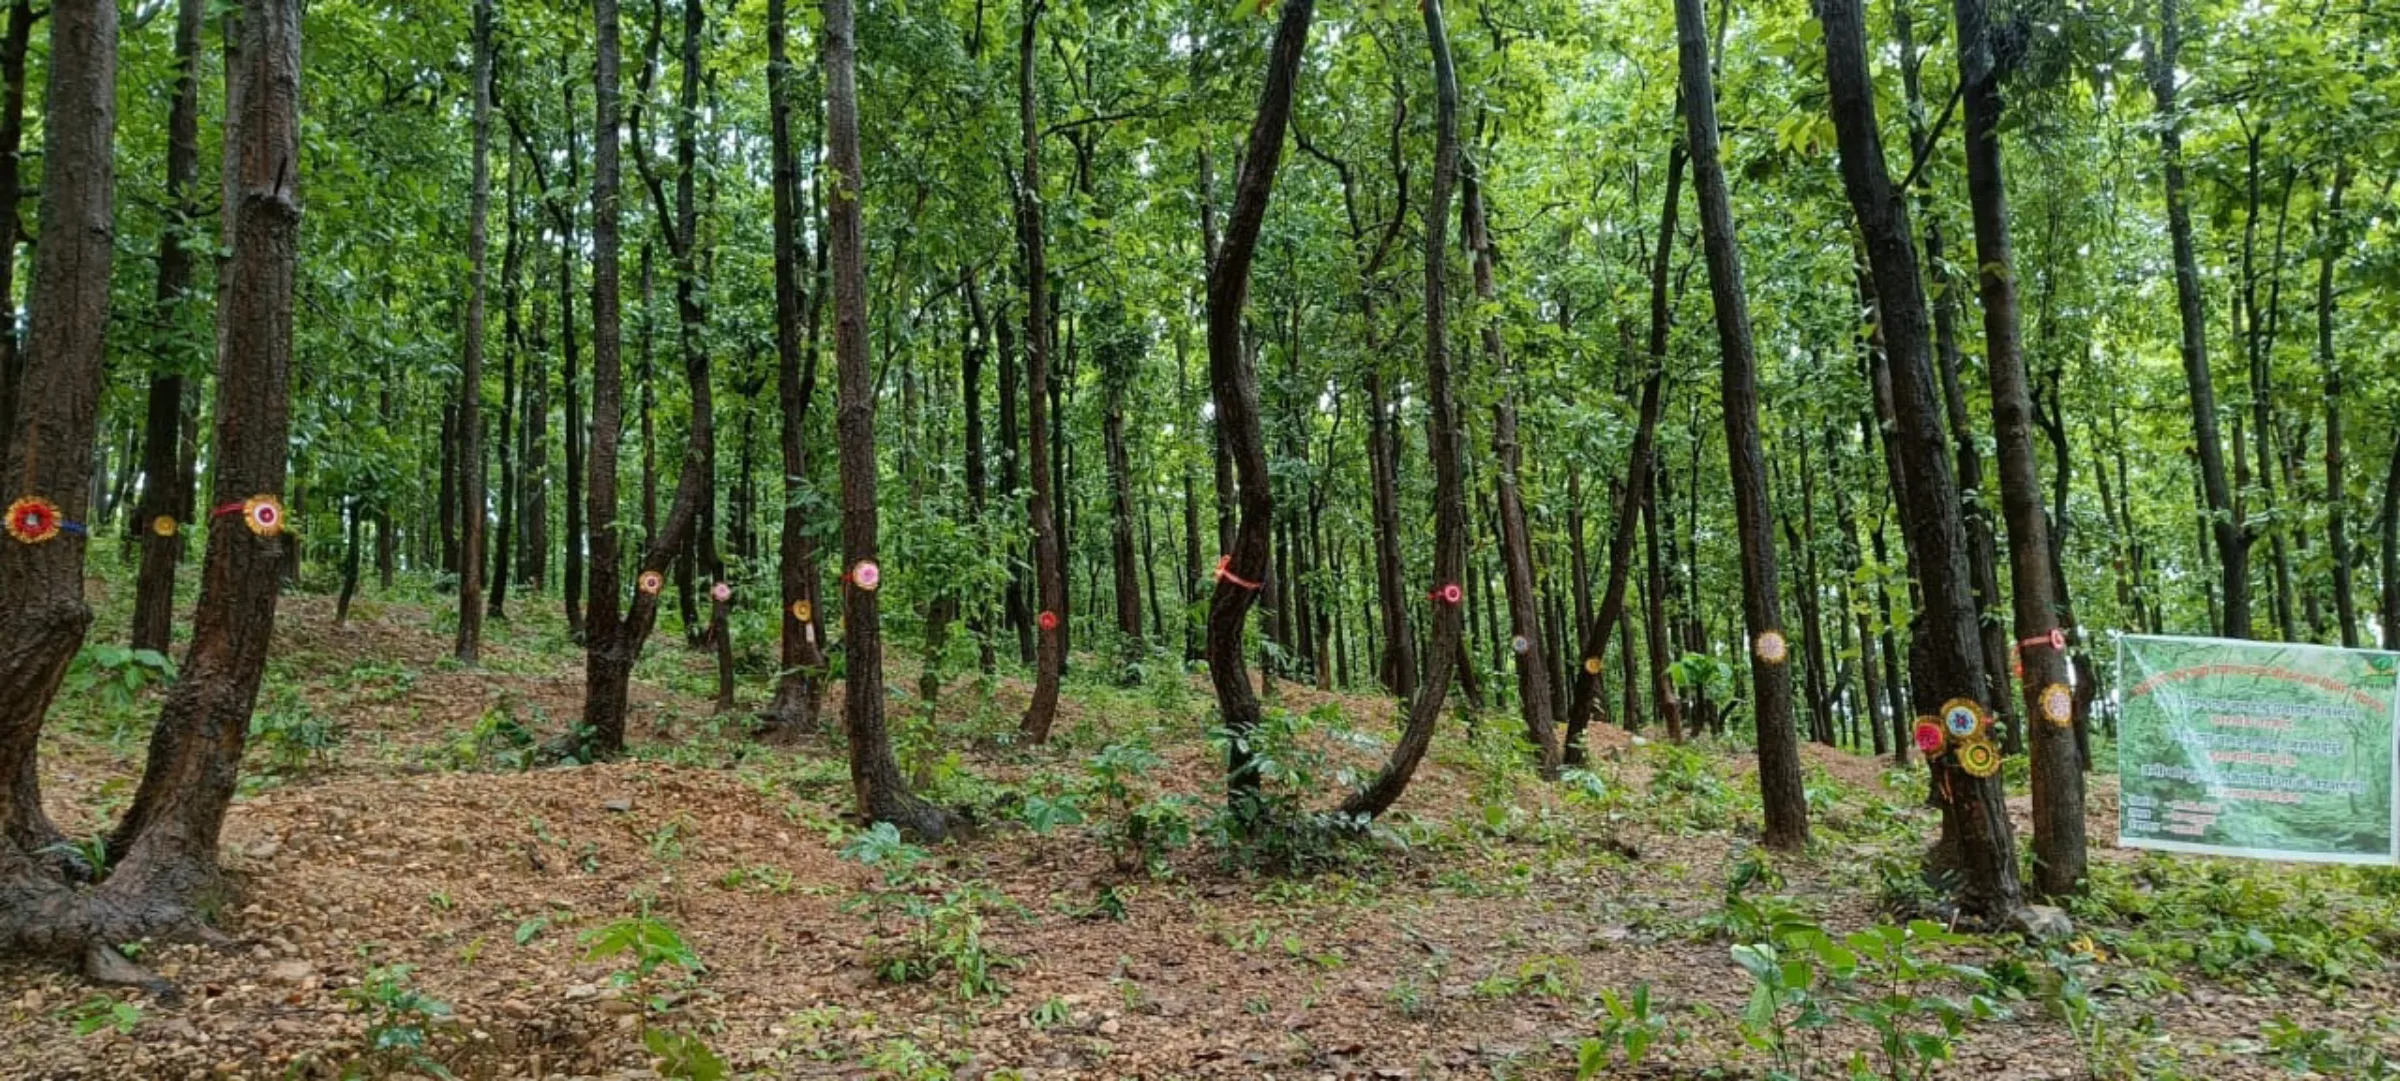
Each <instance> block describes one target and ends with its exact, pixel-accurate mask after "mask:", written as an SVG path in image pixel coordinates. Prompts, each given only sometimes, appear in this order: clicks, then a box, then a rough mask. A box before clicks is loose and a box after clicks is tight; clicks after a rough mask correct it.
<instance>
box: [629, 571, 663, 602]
mask: <svg viewBox="0 0 2400 1081" xmlns="http://www.w3.org/2000/svg"><path fill="white" fill-rule="evenodd" d="M633 588H635V589H638V590H641V591H642V595H643V596H645V597H655V596H658V591H659V590H662V589H665V588H667V576H666V575H663V574H660V573H658V572H657V571H643V572H642V575H641V577H639V578H636V579H634V580H633Z"/></svg>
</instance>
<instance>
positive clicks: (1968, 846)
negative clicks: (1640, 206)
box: [1686, 0, 2021, 922]
mask: <svg viewBox="0 0 2400 1081" xmlns="http://www.w3.org/2000/svg"><path fill="white" fill-rule="evenodd" d="M1686 2H1689V0H1686ZM1817 16H1818V19H1819V20H1820V21H1821V22H1822V23H1823V25H1824V31H1825V51H1826V75H1827V81H1828V84H1829V87H1830V90H1831V95H1830V97H1831V100H1830V105H1831V112H1832V116H1833V121H1834V128H1835V133H1836V136H1837V139H1838V141H1839V144H1840V151H1841V172H1842V186H1843V189H1844V190H1845V192H1846V193H1847V194H1848V196H1849V200H1850V204H1851V209H1852V211H1853V212H1854V213H1855V214H1856V215H1857V219H1858V226H1859V231H1860V233H1861V234H1862V236H1863V237H1864V239H1865V242H1866V248H1867V253H1868V257H1869V263H1870V269H1871V272H1872V275H1873V279H1874V292H1875V297H1876V308H1875V311H1876V320H1877V322H1878V324H1879V325H1880V327H1881V330H1882V338H1883V342H1884V345H1885V348H1886V349H1887V350H1888V355H1889V358H1890V363H1889V365H1888V368H1889V374H1890V382H1891V393H1892V403H1893V419H1894V425H1893V427H1894V429H1895V430H1894V431H1893V432H1892V433H1891V440H1892V443H1893V450H1894V453H1893V455H1892V457H1893V459H1894V461H1896V462H1897V463H1898V464H1899V468H1898V470H1897V471H1896V473H1895V478H1894V479H1895V484H1896V486H1897V488H1898V489H1899V490H1898V491H1897V492H1896V493H1895V494H1896V495H1897V496H1898V503H1899V506H1900V507H1901V509H1902V512H1903V513H1902V526H1903V529H1904V531H1905V533H1906V535H1907V538H1908V542H1909V543H1908V548H1909V555H1910V559H1911V561H1912V563H1913V564H1914V571H1915V577H1916V579H1917V581H1918V583H1919V586H1920V589H1921V591H1922V594H1921V603H1920V607H1919V609H1918V615H1917V620H1916V623H1915V624H1914V627H1915V633H1914V634H1913V635H1912V641H1913V643H1914V650H1913V653H1912V658H1911V659H1912V663H1911V665H1910V667H1911V669H1912V671H1913V678H1912V679H1911V680H1910V686H1911V690H1912V699H1913V703H1914V705H1915V706H1916V707H1917V711H1918V712H1919V713H1920V714H1933V713H1937V712H1939V707H1940V706H1941V704H1942V703H1943V702H1945V701H1947V700H1949V699H1951V698H1954V697H1963V698H1970V699H1972V698H1974V697H1976V696H1977V695H1979V694H1982V693H1984V691H1985V690H1986V689H1987V686H1988V685H1987V683H1986V681H1985V677H1984V673H1983V656H1982V643H1981V638H1980V636H1979V634H1978V630H1977V628H1976V625H1975V604H1974V596H1973V591H1972V590H1971V588H1970V587H1969V577H1968V567H1967V558H1966V529H1965V526H1964V524H1963V523H1962V522H1961V521H1960V516H1959V510H1958V488H1957V483H1956V480H1955V479H1954V478H1953V476H1952V474H1951V472H1950V460H1949V458H1948V457H1947V456H1946V455H1945V454H1944V453H1943V446H1942V425H1941V414H1940V408H1941V406H1940V399H1939V393H1940V392H1939V389H1938V386H1937V384H1936V383H1935V380H1934V376H1933V367H1932V362H1931V360H1930V358H1929V356H1928V354H1927V348H1926V347H1927V342H1926V333H1925V331H1926V326H1925V298H1924V288H1923V285H1922V283H1921V280H1920V278H1919V277H1918V269H1917V260H1916V249H1915V246H1914V244H1913V241H1912V239H1911V230H1910V229H1909V225H1908V206H1907V203H1906V202H1905V201H1904V196H1903V193H1901V192H1899V191H1897V190H1895V189H1894V187H1893V184H1892V180H1891V175H1890V174H1889V173H1888V172H1886V171H1885V169H1884V164H1883V163H1884V158H1883V140H1882V136H1881V135H1880V133H1878V131H1877V130H1876V121H1875V101H1874V97H1873V84H1872V82H1871V81H1870V79H1869V77H1868V73H1867V57H1866V46H1865V42H1864V33H1863V29H1862V27H1861V25H1860V23H1861V15H1860V11H1859V4H1858V0H1820V2H1819V3H1818V5H1817ZM1695 156H1697V154H1695ZM1934 768H1935V774H1934V782H1933V783H1934V787H1935V790H1936V791H1937V792H1939V793H1945V794H1946V797H1945V798H1942V799H1941V800H1940V803H1941V806H1942V818H1943V835H1944V839H1945V842H1946V844H1945V846H1944V848H1945V849H1950V850H1953V853H1952V854H1954V856H1955V859H1956V860H1957V863H1958V866H1959V870H1960V871H1961V874H1960V877H1959V895H1958V900H1959V903H1960V905H1961V907H1962V908H1964V909H1965V910H1966V911H1967V912H1968V913H1970V914H1972V915H1975V916H1977V917H1980V918H1982V919H1985V920H1987V921H1992V922H1997V921H1999V920H2001V919H2004V918H2006V917H2007V915H2008V914H2009V913H2011V912H2013V911H2015V910H2016V908H2017V907H2018V904H2019V902H2020V895H2021V888H2020V886H2019V884H2018V880H2017V868H2016V856H2015V849H2014V841H2013V839H2012V838H2011V836H2010V829H2009V822H2008V814H2007V808H2006V806H2005V803H2004V793H2003V791H2002V789H2001V785H2000V781H1999V778H1998V777H1996V776H1995V777H1986V778H1976V777H1973V776H1970V775H1968V774H1967V773H1966V772H1965V771H1964V770H1961V769H1959V768H1958V766H1957V764H1956V761H1955V758H1954V757H1945V758H1943V759H1941V760H1940V761H1939V762H1938V763H1937V764H1936V766H1935V767H1934ZM1937 855H1938V854H1937Z"/></svg>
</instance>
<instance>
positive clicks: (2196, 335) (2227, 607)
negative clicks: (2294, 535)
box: [2145, 0, 2251, 638]
mask: <svg viewBox="0 0 2400 1081" xmlns="http://www.w3.org/2000/svg"><path fill="white" fill-rule="evenodd" d="M2177 3H2178V0H2159V3H2158V37H2157V39H2156V41H2155V42H2153V43H2152V44H2154V45H2155V47H2154V48H2150V49H2147V50H2145V51H2146V52H2147V53H2148V54H2149V61H2148V67H2149V78H2150V93H2151V96H2152V97H2153V98H2154V99H2155V100H2156V101H2157V103H2158V114H2159V122H2158V125H2157V127H2158V151H2159V161H2160V164H2161V173H2162V175H2163V177H2164V179H2165V184H2166V198H2167V233H2168V236H2169V237H2170V238H2171V239H2172V241H2173V244H2174V251H2175V310H2176V314H2177V315H2178V317H2179V318H2180V319H2181V320H2182V323H2183V377H2184V381H2185V383H2186V384H2188V385H2189V387H2190V390H2191V403H2192V441H2193V442H2194V443H2195V444H2197V445H2198V452H2199V456H2200V486H2201V494H2202V497H2203V499H2204V500H2205V505H2206V509H2207V511H2208V518H2209V521H2208V523H2207V525H2206V526H2205V529H2206V531H2207V532H2208V534H2209V535H2210V537H2211V538H2212V539H2213V540H2214V541H2215V542H2216V550H2217V551H2216V554H2217V567H2218V571H2219V572H2220V574H2221V575H2222V582H2223V592H2224V597H2223V604H2224V617H2223V621H2222V623H2221V625H2220V633H2222V634H2223V635H2225V636H2226V637H2228V638H2248V637H2250V635H2251V627H2250V541H2251V536H2250V533H2249V532H2248V530H2247V529H2246V528H2245V526H2244V525H2243V523H2242V520H2241V517H2240V514H2239V512H2238V511H2237V510H2236V509H2235V507H2234V501H2233V492H2232V489H2231V488H2230V487H2229V486H2228V485H2227V484H2226V482H2225V444H2224V442H2223V441H2222V440H2221V439H2220V438H2219V437H2218V435H2217V392H2216V384H2215V381H2214V379H2213V378H2212V377H2211V376H2210V374H2209V370H2208V315H2207V313H2206V312H2205V311H2203V310H2202V307H2201V292H2200V257H2199V255H2198V254H2197V252H2196V251H2195V249H2194V247H2193V243H2192V211H2191V204H2190V199H2189V197H2188V196H2186V195H2185V193H2184V174H2183V114H2182V112H2181V110H2180V109H2179V108H2178V106H2177V105H2176V101H2175V95H2176V86H2175V79H2176V73H2175V60H2176V54H2177V53H2178V52H2179V51H2181V49H2182V46H2183V34H2182V30H2181V29H2180V28H2179V27H2178V26H2177V25H2176V20H2177V14H2176V5H2177Z"/></svg>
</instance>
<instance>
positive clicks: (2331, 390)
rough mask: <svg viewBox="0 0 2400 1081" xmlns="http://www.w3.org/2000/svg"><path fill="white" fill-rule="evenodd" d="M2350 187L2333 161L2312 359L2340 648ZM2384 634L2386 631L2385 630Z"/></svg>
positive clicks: (2341, 165)
mask: <svg viewBox="0 0 2400 1081" xmlns="http://www.w3.org/2000/svg"><path fill="white" fill-rule="evenodd" d="M2349 186H2350V162H2349V160H2348V159H2347V158H2345V159H2343V160H2342V161H2340V162H2337V163H2335V165H2334V168H2333V189H2332V190H2331V191H2330V192H2328V193H2327V194H2326V196H2325V218H2324V227H2323V230H2322V235H2321V237H2320V238H2319V239H2320V245H2321V247H2322V254H2320V255H2319V256H2318V258H2317V364H2318V365H2319V366H2320V367H2322V368H2324V369H2325V540H2326V544H2327V547H2328V548H2329V549H2330V550H2331V552H2332V555H2333V612H2334V622H2335V623H2337V624H2338V625H2339V626H2340V628H2341V632H2342V646H2343V648H2345V649H2357V648H2358V598H2357V595H2356V593H2355V592H2354V586H2353V584H2352V582H2351V573H2352V572H2351V554H2350V489H2349V482H2348V481H2347V480H2346V479H2345V478H2344V477H2343V475H2342V474H2343V467H2344V462H2343V460H2342V394H2343V383H2342V363H2341V360H2340V358H2339V357H2338V356H2337V355H2336V354H2335V353H2334V350H2333V314H2334V292H2333V272H2334V263H2335V261H2336V260H2338V259H2339V258H2340V257H2341V250H2342V245H2343V244H2344V243H2345V242H2346V241H2347V240H2348V237H2349V233H2348V230H2347V229H2346V228H2345V224H2346V223H2345V220H2344V218H2343V216H2342V195H2343V192H2344V189H2346V188H2348V187H2349ZM2387 633H2388V632H2387Z"/></svg>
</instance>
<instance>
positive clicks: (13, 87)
mask: <svg viewBox="0 0 2400 1081" xmlns="http://www.w3.org/2000/svg"><path fill="white" fill-rule="evenodd" d="M38 18H41V13H37V12H36V11H35V10H34V7H33V0H9V4H8V24H7V28H6V29H5V30H4V31H0V298H9V299H8V303H9V305H10V306H11V307H12V308H13V306H14V305H15V303H16V302H15V300H14V298H15V297H16V295H17V239H18V237H19V235H20V234H22V233H23V232H24V229H25V225H24V222H23V220H22V219H21V218H20V217H19V215H18V212H17V203H18V200H20V199H22V198H23V197H24V190H25V189H24V184H23V183H22V181H20V180H19V175H20V173H21V170H22V167H23V164H24V155H23V153H22V150H23V149H24V145H25V55H26V53H27V51H28V50H29V48H30V47H31V45H32V44H33V22H34V20H35V19H38ZM24 379H25V354H24V350H23V349H21V348H20V347H19V344H18V342H17V327H16V321H15V320H14V319H11V320H8V325H7V326H5V327H0V431H10V432H13V431H16V430H17V399H18V397H19V390H20V388H21V387H22V386H23V384H24Z"/></svg>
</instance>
